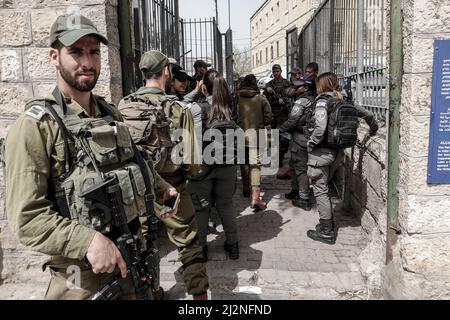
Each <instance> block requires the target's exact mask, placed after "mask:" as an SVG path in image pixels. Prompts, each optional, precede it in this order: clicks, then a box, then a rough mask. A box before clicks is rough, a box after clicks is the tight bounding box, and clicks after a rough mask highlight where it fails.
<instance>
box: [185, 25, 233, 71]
mask: <svg viewBox="0 0 450 320" xmlns="http://www.w3.org/2000/svg"><path fill="white" fill-rule="evenodd" d="M181 21H182V22H181V23H182V30H183V32H182V36H183V40H184V44H183V50H184V51H183V54H182V56H183V65H184V68H185V69H186V71H187V72H188V73H189V74H191V75H192V74H193V73H194V63H195V61H197V60H203V61H206V62H207V63H210V64H211V65H212V67H213V68H214V69H216V70H217V71H219V72H221V73H223V62H224V61H223V50H222V48H223V46H222V34H221V33H220V30H219V28H218V26H217V22H216V19H215V18H211V19H206V18H205V19H187V20H181Z"/></svg>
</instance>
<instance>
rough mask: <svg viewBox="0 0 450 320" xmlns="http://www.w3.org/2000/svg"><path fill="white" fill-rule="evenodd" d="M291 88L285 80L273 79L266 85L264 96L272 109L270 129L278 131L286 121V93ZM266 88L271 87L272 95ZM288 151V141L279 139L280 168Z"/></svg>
mask: <svg viewBox="0 0 450 320" xmlns="http://www.w3.org/2000/svg"><path fill="white" fill-rule="evenodd" d="M292 86H293V85H292V83H291V82H290V81H289V80H287V79H283V78H281V79H278V80H277V79H273V80H272V81H270V82H269V83H268V84H267V86H266V89H265V90H264V95H265V96H266V97H267V100H269V103H270V105H271V107H272V113H273V120H272V122H271V127H272V129H279V128H280V126H281V125H282V124H283V123H285V122H286V121H287V120H288V117H289V113H290V105H289V101H290V99H289V98H288V92H289V89H291V88H292ZM267 87H272V88H273V93H268V92H267ZM280 100H283V103H280V102H281V101H280ZM288 149H289V140H287V139H285V138H283V137H280V152H279V160H280V167H282V166H283V160H284V155H285V154H286V153H287V151H288Z"/></svg>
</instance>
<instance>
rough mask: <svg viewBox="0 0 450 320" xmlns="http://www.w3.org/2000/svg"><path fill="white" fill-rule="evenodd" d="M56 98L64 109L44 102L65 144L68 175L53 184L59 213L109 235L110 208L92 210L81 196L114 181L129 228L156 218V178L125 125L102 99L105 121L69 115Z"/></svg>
mask: <svg viewBox="0 0 450 320" xmlns="http://www.w3.org/2000/svg"><path fill="white" fill-rule="evenodd" d="M55 92H56V90H55ZM55 92H54V96H55V97H56V98H57V101H58V100H59V101H58V104H59V106H58V105H52V104H51V103H50V102H49V101H45V106H46V108H47V110H48V112H49V113H50V114H51V116H52V117H53V118H54V119H55V121H56V122H57V123H58V125H59V127H60V129H61V134H62V136H63V139H64V144H65V148H64V149H65V152H64V153H65V159H64V163H65V172H64V174H62V175H61V176H60V177H58V179H57V181H53V183H52V184H51V186H50V187H49V188H50V190H49V193H48V194H49V197H50V199H49V200H52V202H53V203H54V209H55V211H57V212H59V213H60V214H61V215H62V216H63V217H65V218H68V219H70V220H77V221H78V222H79V223H80V225H82V226H85V227H88V228H91V229H94V230H96V231H98V232H101V233H103V234H109V233H110V232H111V231H112V228H113V227H114V217H112V215H111V210H110V208H98V207H93V205H92V203H91V202H90V201H87V200H86V199H84V198H82V197H81V196H80V195H82V194H83V193H84V192H86V191H87V190H89V189H90V188H91V187H93V186H94V185H98V184H100V183H102V182H103V181H105V179H107V178H108V177H111V176H114V175H115V176H117V178H118V181H119V184H120V190H121V195H122V199H121V200H122V203H123V208H124V211H125V215H126V217H127V222H128V223H130V222H132V221H136V218H138V217H150V216H154V211H153V206H154V195H153V187H152V186H153V176H152V173H151V171H150V169H149V168H148V166H147V164H146V163H145V162H144V161H143V159H142V157H141V156H140V154H139V151H137V149H136V147H135V146H134V144H133V141H132V138H131V135H130V133H129V131H128V129H127V127H126V126H125V124H124V123H121V122H118V121H116V119H114V113H113V112H112V110H111V109H110V108H111V107H110V106H109V105H108V104H107V103H106V101H104V100H102V99H99V97H96V101H97V103H98V105H99V107H100V109H101V110H102V114H103V117H102V118H97V119H94V118H80V117H79V116H78V115H71V114H67V107H66V106H65V103H64V102H61V101H62V99H58V95H57V94H55ZM58 93H59V91H58ZM61 104H62V106H61Z"/></svg>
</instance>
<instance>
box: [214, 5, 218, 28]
mask: <svg viewBox="0 0 450 320" xmlns="http://www.w3.org/2000/svg"><path fill="white" fill-rule="evenodd" d="M214 2H215V5H216V23H217V25H219V6H218V5H217V0H214Z"/></svg>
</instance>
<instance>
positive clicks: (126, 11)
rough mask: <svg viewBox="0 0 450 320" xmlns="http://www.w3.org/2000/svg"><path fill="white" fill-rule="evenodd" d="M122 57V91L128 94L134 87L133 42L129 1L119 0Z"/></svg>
mask: <svg viewBox="0 0 450 320" xmlns="http://www.w3.org/2000/svg"><path fill="white" fill-rule="evenodd" d="M118 15H119V16H118V19H119V37H120V57H121V62H122V93H123V94H124V95H125V96H127V95H129V94H130V93H131V91H132V90H133V89H134V73H133V71H134V66H133V60H134V56H133V44H132V33H131V20H130V18H131V11H130V2H129V1H119V10H118Z"/></svg>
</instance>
